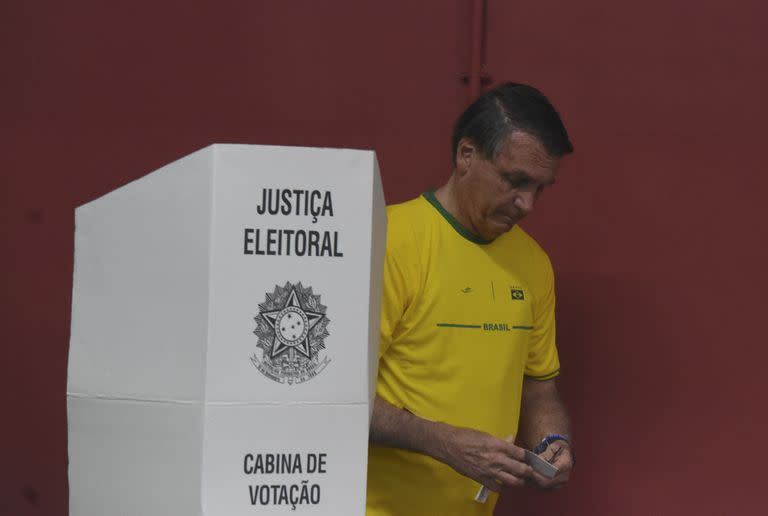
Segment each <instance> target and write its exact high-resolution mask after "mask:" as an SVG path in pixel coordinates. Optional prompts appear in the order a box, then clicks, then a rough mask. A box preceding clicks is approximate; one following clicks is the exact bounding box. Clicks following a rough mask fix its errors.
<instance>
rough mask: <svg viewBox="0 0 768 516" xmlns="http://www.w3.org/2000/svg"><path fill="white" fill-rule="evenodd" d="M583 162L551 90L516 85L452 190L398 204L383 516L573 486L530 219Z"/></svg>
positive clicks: (375, 505)
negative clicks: (483, 494) (530, 486)
mask: <svg viewBox="0 0 768 516" xmlns="http://www.w3.org/2000/svg"><path fill="white" fill-rule="evenodd" d="M572 151H573V148H572V146H571V143H570V141H569V139H568V135H567V132H566V130H565V128H564V127H563V124H562V121H561V120H560V117H559V115H558V114H557V112H556V111H555V109H554V108H553V107H552V105H551V104H550V103H549V101H548V100H547V99H546V98H545V97H544V96H543V95H542V94H541V93H540V92H539V91H538V90H536V89H534V88H532V87H530V86H526V85H522V84H514V83H507V84H503V85H501V86H499V87H497V88H495V89H493V90H491V91H489V92H487V93H486V94H484V95H483V96H481V97H480V98H479V99H478V100H477V101H475V102H474V103H473V104H472V105H471V106H470V107H469V108H468V109H467V110H466V111H465V112H464V113H463V114H462V115H461V117H460V118H459V120H458V121H457V123H456V127H455V129H454V134H453V160H454V161H453V164H454V166H453V171H452V174H451V176H450V178H449V179H448V182H447V183H446V184H444V185H443V186H442V187H440V188H438V189H437V190H435V191H431V192H427V193H425V194H424V195H423V196H421V197H419V198H417V199H414V200H411V201H409V202H406V203H403V204H399V205H395V206H390V207H389V208H388V212H387V215H388V220H389V229H388V235H387V254H386V260H385V270H384V299H383V308H382V322H381V349H380V360H379V376H378V384H377V398H376V402H375V405H374V411H373V419H372V422H371V433H370V440H371V447H370V453H369V470H368V502H367V514H368V515H369V516H384V515H386V516H410V515H413V516H426V515H439V516H451V515H457V516H458V515H461V516H466V515H481V514H482V515H489V514H492V512H493V507H494V505H495V503H496V499H497V495H496V494H495V493H494V494H493V495H492V496H491V497H490V499H489V500H488V501H487V502H486V503H479V502H477V501H475V495H476V493H477V491H478V488H480V487H481V485H482V486H485V487H487V488H488V489H490V490H492V491H494V492H498V491H499V490H501V489H502V488H504V487H510V486H514V487H517V486H522V485H524V484H526V483H534V484H536V485H539V486H542V487H556V486H559V485H561V484H563V483H564V482H566V481H567V480H568V477H569V474H570V471H571V469H572V467H573V455H572V451H571V443H570V438H569V437H568V436H569V426H568V417H567V414H566V411H565V408H564V406H563V404H562V403H561V401H560V399H559V397H558V393H557V388H556V386H555V377H556V376H557V375H558V372H559V367H560V366H559V360H558V356H557V349H556V347H555V315H554V314H555V293H554V279H553V273H552V267H551V265H550V262H549V259H548V258H547V255H546V253H545V252H544V251H543V250H542V249H541V248H540V247H539V246H538V245H537V244H536V242H535V241H534V240H533V239H532V238H531V237H530V236H528V235H527V234H526V233H525V231H523V230H522V229H521V228H520V227H519V226H518V225H517V223H518V222H519V221H520V220H522V219H523V218H524V217H525V216H526V215H528V214H529V213H531V211H533V208H534V206H535V204H536V200H537V198H538V197H539V195H541V193H542V191H544V190H545V189H546V188H548V187H550V186H552V185H553V184H554V182H555V175H556V173H557V169H558V165H559V163H560V159H561V158H562V157H563V156H564V155H566V154H569V153H570V152H572ZM518 421H519V424H518ZM516 439H517V441H518V442H520V443H521V444H522V445H523V446H525V447H527V448H530V449H536V451H537V453H539V454H540V455H541V456H542V457H543V458H545V459H547V460H550V461H552V462H553V464H554V465H555V466H556V467H557V468H558V470H559V474H558V475H557V476H555V477H554V478H551V479H550V478H546V477H544V476H542V475H540V474H538V473H536V472H534V471H533V470H532V468H531V466H530V465H528V464H527V463H526V462H525V451H524V449H523V448H522V447H518V446H516V445H515V444H514V442H515V441H516Z"/></svg>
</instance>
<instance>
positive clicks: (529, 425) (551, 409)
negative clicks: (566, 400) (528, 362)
mask: <svg viewBox="0 0 768 516" xmlns="http://www.w3.org/2000/svg"><path fill="white" fill-rule="evenodd" d="M552 434H560V435H566V436H569V439H570V436H571V431H570V422H569V420H568V413H567V412H566V410H565V405H564V404H563V402H562V401H561V400H560V396H559V395H558V393H557V386H556V384H555V380H554V379H552V380H544V381H539V380H534V379H531V378H525V380H524V381H523V398H522V404H521V407H520V439H521V440H522V442H523V443H524V444H525V445H526V446H527V447H528V448H530V449H533V448H535V447H536V446H537V445H538V444H539V443H540V442H541V440H542V439H544V437H546V436H548V435H552ZM541 456H542V457H543V458H544V459H546V460H549V461H551V462H552V463H553V464H554V465H555V466H556V467H557V468H558V469H559V470H560V473H559V474H558V475H557V476H556V477H555V478H552V479H548V478H545V477H543V476H541V475H539V474H538V473H534V474H533V479H534V480H535V482H536V484H538V485H539V486H540V487H547V488H550V487H558V486H560V485H562V484H565V483H566V482H568V478H569V477H570V473H571V470H572V469H573V464H574V462H573V454H572V451H571V444H570V443H566V442H565V441H555V442H553V443H552V444H550V445H549V446H548V447H547V450H546V451H545V452H544V453H542V454H541ZM553 457H556V458H555V460H552V458H553Z"/></svg>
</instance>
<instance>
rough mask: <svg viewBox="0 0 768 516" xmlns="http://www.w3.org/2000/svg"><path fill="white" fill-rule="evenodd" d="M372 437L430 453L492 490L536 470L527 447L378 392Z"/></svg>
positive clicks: (515, 483) (518, 482)
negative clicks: (421, 412)
mask: <svg viewBox="0 0 768 516" xmlns="http://www.w3.org/2000/svg"><path fill="white" fill-rule="evenodd" d="M370 430H371V432H370V441H371V443H373V444H378V445H381V446H389V447H392V448H400V449H403V450H409V451H413V452H417V453H422V454H424V455H428V456H430V457H432V458H433V459H435V460H438V461H440V462H443V463H445V464H447V465H448V466H450V467H451V468H453V469H454V470H456V471H457V472H458V473H460V474H461V475H464V476H465V477H469V478H471V479H472V480H475V481H477V482H479V483H481V484H482V485H484V486H486V487H487V488H488V489H491V490H492V491H500V490H501V489H502V488H504V487H507V486H510V487H512V486H514V487H517V486H522V485H523V484H525V480H526V479H527V478H530V477H531V476H532V474H533V470H532V469H531V467H530V466H529V465H528V464H526V463H525V462H524V460H525V451H524V450H523V449H522V448H519V447H517V446H515V445H514V444H512V443H511V442H510V441H505V440H503V439H497V438H496V437H493V436H492V435H490V434H487V433H485V432H480V431H478V430H472V429H471V428H462V427H456V426H451V425H449V424H446V423H439V422H435V421H429V420H427V419H424V418H421V417H419V416H417V415H415V414H412V413H411V412H408V411H407V410H403V409H401V408H397V407H394V406H392V405H391V404H389V403H387V402H386V401H384V400H383V399H381V398H380V397H379V396H376V399H375V401H374V406H373V416H372V418H371V429H370Z"/></svg>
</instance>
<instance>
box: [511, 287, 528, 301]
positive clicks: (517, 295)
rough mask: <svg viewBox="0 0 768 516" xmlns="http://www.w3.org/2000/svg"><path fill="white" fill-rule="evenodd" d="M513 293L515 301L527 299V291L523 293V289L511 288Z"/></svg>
mask: <svg viewBox="0 0 768 516" xmlns="http://www.w3.org/2000/svg"><path fill="white" fill-rule="evenodd" d="M509 290H510V292H511V294H512V299H514V300H515V301H522V300H524V299H525V293H523V290H522V289H519V288H511V289H509Z"/></svg>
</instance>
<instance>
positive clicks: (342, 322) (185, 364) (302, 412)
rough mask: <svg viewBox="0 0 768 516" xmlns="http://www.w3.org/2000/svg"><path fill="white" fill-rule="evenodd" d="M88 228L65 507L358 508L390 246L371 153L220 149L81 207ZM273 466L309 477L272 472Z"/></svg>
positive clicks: (80, 261) (79, 273)
mask: <svg viewBox="0 0 768 516" xmlns="http://www.w3.org/2000/svg"><path fill="white" fill-rule="evenodd" d="M270 201H271V202H270ZM265 205H266V206H265ZM275 208H276V209H277V212H276V213H270V211H272V212H275ZM76 226H77V229H76V236H75V242H76V245H75V274H74V288H73V308H72V335H71V341H70V359H69V377H68V386H67V389H68V403H67V407H68V416H69V439H70V440H69V453H70V490H71V495H70V500H71V501H70V514H71V515H72V516H104V515H105V514H121V515H122V514H126V515H129V514H141V515H146V516H150V515H164V516H168V515H170V516H173V515H180V516H181V515H184V516H189V515H196V514H200V515H219V514H222V515H224V514H226V515H235V516H237V515H240V514H243V515H245V514H254V513H256V514H284V513H285V512H286V510H287V511H290V512H292V508H293V507H292V506H293V505H296V506H297V509H296V510H297V511H298V510H301V511H303V512H305V513H308V514H323V515H325V514H327V515H332V514H333V515H337V514H345V515H347V514H363V513H364V507H365V503H364V500H365V476H366V461H367V436H368V422H369V418H370V410H371V401H372V398H373V394H374V390H373V385H374V382H375V378H376V365H377V360H378V327H379V303H380V298H381V268H382V262H383V252H384V239H385V235H386V219H385V214H384V200H383V194H382V189H381V182H380V178H379V172H378V165H377V163H376V158H375V155H374V153H373V152H371V151H355V150H337V149H310V148H293V147H268V146H250V145H214V146H211V147H207V148H205V149H202V150H200V151H198V152H196V153H194V154H191V155H189V156H187V157H185V158H183V159H181V160H178V161H176V162H174V163H171V164H169V165H167V166H165V167H163V168H162V169H160V170H158V171H156V172H154V173H152V174H149V175H148V176H145V177H143V178H141V179H139V180H137V181H134V182H133V183H130V184H128V185H126V186H124V187H122V188H120V189H118V190H116V191H114V192H111V193H110V194H107V195H105V196H104V197H101V198H99V199H97V200H95V201H93V202H91V203H88V204H86V205H84V206H82V207H80V208H78V210H77V212H76ZM289 234H290V238H292V239H293V241H292V242H291V241H290V239H289V237H288V235H289ZM302 235H303V236H302ZM302 243H303V246H302ZM269 456H272V457H273V459H274V458H275V457H281V458H282V460H284V461H285V460H293V465H294V466H296V465H297V464H298V467H294V468H293V469H292V471H288V472H286V471H283V472H281V473H276V472H274V471H273V472H270V471H268V469H269V468H268V467H267V466H266V461H268V460H269ZM321 456H322V461H323V462H324V464H325V466H324V468H323V471H319V466H318V464H317V463H318V462H319V461H320V457H321ZM248 457H252V458H251V459H249V458H248ZM248 461H251V462H252V464H251V466H252V467H250V468H249V467H248V465H247V463H248ZM256 461H263V462H260V464H259V467H256ZM296 461H299V462H298V463H297V462H296ZM312 461H315V463H316V464H315V469H314V470H312V464H311V463H312ZM262 466H263V467H262ZM249 469H250V472H246V470H249ZM310 470H312V471H310ZM264 485H267V486H269V487H268V488H267V489H268V490H269V492H270V494H269V495H268V496H267V495H264V493H263V492H258V491H256V488H257V487H259V486H264ZM304 487H306V488H307V489H306V490H303V489H302V488H304ZM259 488H260V487H259ZM253 493H256V495H255V497H253V496H252V494H253ZM302 495H305V496H302ZM285 497H287V503H288V505H287V506H286V503H285V502H286V498H285Z"/></svg>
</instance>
